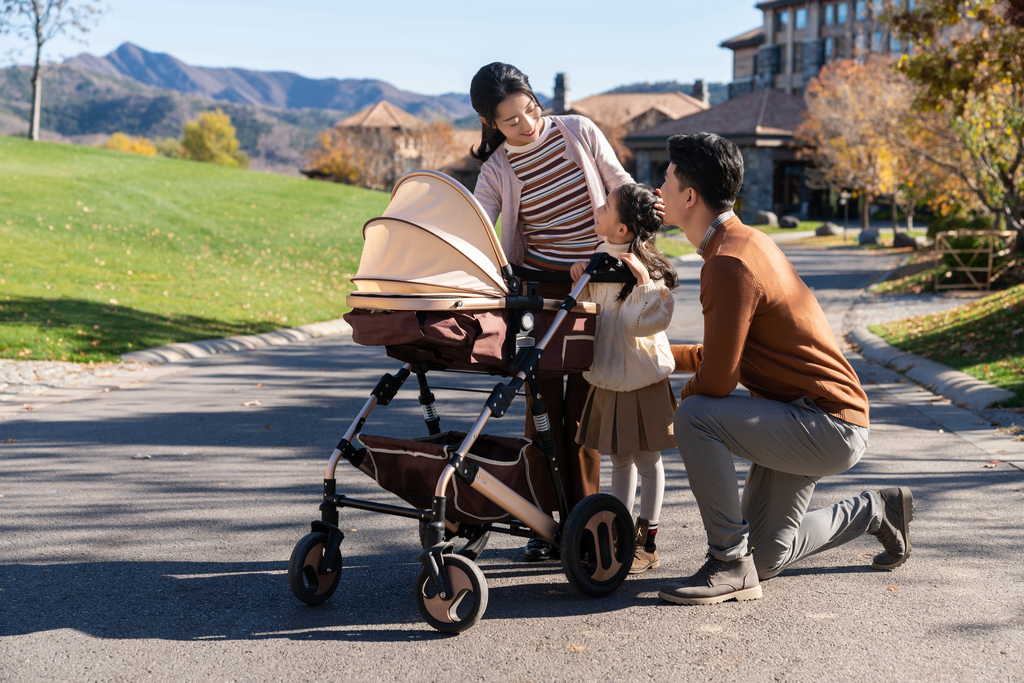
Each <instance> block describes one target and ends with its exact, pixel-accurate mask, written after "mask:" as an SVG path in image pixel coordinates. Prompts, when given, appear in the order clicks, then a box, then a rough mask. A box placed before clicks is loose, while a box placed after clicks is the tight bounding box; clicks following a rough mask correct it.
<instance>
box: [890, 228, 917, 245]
mask: <svg viewBox="0 0 1024 683" xmlns="http://www.w3.org/2000/svg"><path fill="white" fill-rule="evenodd" d="M892 246H894V247H897V248H899V247H910V248H911V249H917V248H918V244H917V239H916V238H914V237H911V236H910V235H909V234H907V233H905V232H898V233H896V236H895V237H893V239H892Z"/></svg>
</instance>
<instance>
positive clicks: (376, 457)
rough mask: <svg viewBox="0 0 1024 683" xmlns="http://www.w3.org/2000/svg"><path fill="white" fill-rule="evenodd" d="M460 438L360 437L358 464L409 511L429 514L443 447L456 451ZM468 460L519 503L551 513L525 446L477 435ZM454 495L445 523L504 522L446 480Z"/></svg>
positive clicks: (541, 472) (536, 464)
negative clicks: (515, 493)
mask: <svg viewBox="0 0 1024 683" xmlns="http://www.w3.org/2000/svg"><path fill="white" fill-rule="evenodd" d="M465 438H466V434H465V433H464V432H443V433H441V434H436V435H434V436H427V437H423V438H417V439H394V438H391V437H386V436H371V435H368V434H360V435H359V437H358V439H359V441H360V442H361V443H362V444H363V447H365V448H366V460H365V461H364V464H365V465H367V466H368V468H366V469H364V471H367V469H368V470H369V471H368V472H367V473H368V474H370V476H372V477H373V478H374V479H376V480H377V483H378V484H380V486H381V488H383V489H385V490H387V491H390V492H392V493H394V494H395V495H396V496H398V497H399V498H401V499H402V500H404V501H406V502H407V503H409V504H410V505H413V506H415V507H418V508H421V509H429V508H430V506H431V501H432V500H433V496H434V487H435V486H436V484H437V480H438V478H439V477H440V476H441V470H443V469H444V467H445V465H447V464H448V459H449V456H448V454H446V453H445V446H457V445H459V444H460V443H462V441H463V439H465ZM468 458H469V459H470V460H473V461H475V462H477V463H478V464H479V465H482V466H483V467H485V468H486V469H487V472H488V473H489V474H490V475H491V476H493V477H494V478H495V479H498V480H500V481H501V482H502V483H504V484H505V485H506V486H508V487H510V488H512V489H515V490H516V491H518V492H519V493H520V495H522V496H523V497H524V498H526V499H527V500H529V501H530V502H532V503H533V504H535V505H536V506H537V507H539V508H541V509H544V510H552V509H554V507H555V506H554V492H553V491H552V489H551V478H550V475H548V473H547V470H546V469H545V468H546V465H545V464H544V455H543V454H542V453H541V452H540V450H538V449H537V448H536V447H535V446H534V445H533V443H532V442H531V441H527V440H526V439H514V438H506V437H500V436H487V435H483V436H481V437H480V438H478V439H477V440H476V442H475V443H474V444H473V447H472V448H471V449H470V451H469V456H468ZM452 486H453V487H454V492H453V493H452V494H451V495H450V496H449V497H448V500H449V504H448V506H447V510H446V514H445V517H446V518H447V519H448V521H450V522H462V523H466V524H481V523H488V522H507V521H510V520H511V519H512V517H511V515H509V514H508V513H507V512H506V511H505V510H503V509H501V508H500V507H498V506H497V505H496V504H494V503H492V502H491V501H489V500H487V499H486V498H485V497H484V496H483V495H482V494H480V493H478V492H477V491H474V490H473V489H471V488H470V487H469V486H468V485H467V484H466V483H465V482H463V481H462V480H461V479H459V478H458V477H455V478H453V479H452Z"/></svg>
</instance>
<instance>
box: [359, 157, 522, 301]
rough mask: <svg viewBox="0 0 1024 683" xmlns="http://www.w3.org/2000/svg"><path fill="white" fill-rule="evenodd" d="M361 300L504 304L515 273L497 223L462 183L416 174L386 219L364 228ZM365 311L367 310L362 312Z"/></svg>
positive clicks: (401, 185) (400, 189) (402, 184)
mask: <svg viewBox="0 0 1024 683" xmlns="http://www.w3.org/2000/svg"><path fill="white" fill-rule="evenodd" d="M363 239H364V240H365V242H366V243H365V245H364V246H363V254H362V257H361V259H360V261H359V271H358V272H357V273H356V276H355V277H353V278H352V282H354V283H355V285H356V287H357V291H356V292H355V293H354V295H355V296H356V297H357V298H358V297H359V295H367V298H369V297H380V296H387V295H395V296H411V297H416V296H417V295H419V296H429V297H438V296H446V295H447V296H458V297H460V298H463V297H471V298H475V297H485V298H492V299H493V298H503V297H505V296H507V295H508V293H509V292H508V285H507V284H506V282H505V278H504V277H502V273H501V271H502V268H503V267H505V266H507V265H508V260H507V259H506V258H505V254H504V252H502V250H501V245H500V244H499V243H498V238H497V235H495V233H494V227H493V226H492V225H491V221H490V219H489V218H488V217H487V214H486V213H484V210H483V208H482V207H481V206H480V203H479V202H477V200H476V198H475V197H474V196H473V195H472V194H470V192H469V191H468V190H467V189H466V188H465V187H463V186H462V185H461V184H460V183H459V182H458V181H456V180H454V179H452V178H450V177H448V176H446V175H445V174H443V173H438V172H437V171H413V172H412V173H409V174H408V175H406V176H404V177H403V178H402V179H401V180H399V181H398V184H397V185H395V189H394V191H393V192H392V193H391V202H390V203H389V204H388V208H387V209H386V210H385V211H384V215H383V216H381V217H379V218H374V219H372V220H369V221H367V222H366V225H364V226H363ZM359 305H362V304H359Z"/></svg>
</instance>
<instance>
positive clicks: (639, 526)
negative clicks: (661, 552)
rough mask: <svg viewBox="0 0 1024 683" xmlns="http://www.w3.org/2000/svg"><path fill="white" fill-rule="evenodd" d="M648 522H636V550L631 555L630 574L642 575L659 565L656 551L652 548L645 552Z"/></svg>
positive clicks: (638, 520) (644, 520) (643, 520)
mask: <svg viewBox="0 0 1024 683" xmlns="http://www.w3.org/2000/svg"><path fill="white" fill-rule="evenodd" d="M649 526H650V522H649V521H647V520H646V519H640V518H637V520H636V550H635V551H634V554H633V566H632V567H631V568H630V570H629V573H630V574H642V573H643V572H645V571H647V570H648V569H657V568H658V566H659V565H660V564H661V562H660V561H658V549H657V548H655V547H653V544H652V549H651V551H650V552H648V550H647V532H648V527H649Z"/></svg>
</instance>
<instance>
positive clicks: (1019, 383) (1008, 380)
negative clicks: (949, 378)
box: [870, 284, 1024, 406]
mask: <svg viewBox="0 0 1024 683" xmlns="http://www.w3.org/2000/svg"><path fill="white" fill-rule="evenodd" d="M870 329H871V331H872V332H874V333H875V334H877V335H879V336H881V337H882V338H883V339H885V340H886V341H887V342H889V343H890V344H892V345H893V346H896V347H897V348H900V349H903V350H904V351H909V352H911V353H916V354H918V355H920V356H924V357H925V358H930V359H932V360H934V361H936V362H939V363H943V364H945V365H948V366H950V367H953V368H956V369H957V370H961V371H963V372H966V373H967V374H969V375H972V376H973V377H977V378H978V379H982V380H985V381H986V382H990V383H991V384H994V385H996V386H998V387H1002V388H1003V389H1007V390H1009V391H1013V392H1015V393H1016V394H1017V398H1016V400H1011V401H1009V402H1008V403H1006V404H1004V405H1011V406H1021V405H1024V284H1022V285H1017V286H1016V287H1012V288H1010V289H1007V290H1005V291H1002V292H998V293H996V294H993V295H992V296H987V297H985V298H984V299H979V300H978V301H975V302H974V303H971V304H968V305H966V306H960V307H958V308H953V309H950V310H948V311H944V312H942V313H937V314H935V315H931V316H926V317H921V318H911V319H908V320H900V321H898V322H892V323H886V324H884V325H874V326H872V327H871V328H870Z"/></svg>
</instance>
